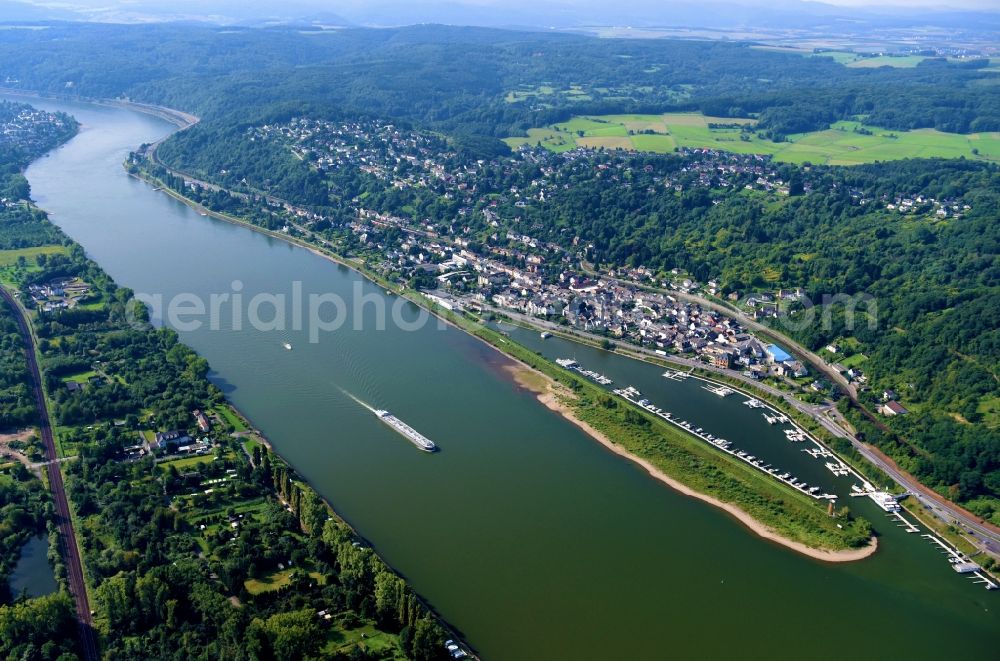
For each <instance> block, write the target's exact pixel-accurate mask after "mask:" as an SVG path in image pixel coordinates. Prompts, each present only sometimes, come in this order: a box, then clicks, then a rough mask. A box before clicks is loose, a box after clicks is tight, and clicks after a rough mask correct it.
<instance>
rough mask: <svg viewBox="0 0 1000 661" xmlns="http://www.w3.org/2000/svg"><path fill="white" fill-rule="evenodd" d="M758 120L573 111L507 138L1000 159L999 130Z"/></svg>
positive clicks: (840, 158) (841, 159) (804, 158)
mask: <svg viewBox="0 0 1000 661" xmlns="http://www.w3.org/2000/svg"><path fill="white" fill-rule="evenodd" d="M752 124H753V120H749V119H733V118H726V117H706V116H704V115H701V114H699V113H666V114H663V115H601V116H588V117H574V118H573V119H571V120H569V121H566V122H561V123H559V124H553V125H551V126H548V127H544V128H535V129H529V131H528V137H526V138H525V137H517V138H508V139H507V140H506V142H507V144H509V145H510V146H511V147H515V148H516V147H518V146H520V145H523V144H530V145H534V144H541V145H542V146H543V147H545V148H547V149H550V150H552V151H555V152H561V151H567V150H569V149H573V148H575V147H590V148H593V149H600V148H604V149H626V150H629V149H634V150H638V151H649V152H658V153H666V152H672V151H674V150H675V149H678V148H709V149H721V150H725V151H731V152H735V153H741V154H770V155H771V156H773V157H774V158H775V160H778V161H783V162H789V163H804V162H810V163H817V164H828V165H857V164H860V163H872V162H875V161H891V160H897V159H902V158H932V157H941V158H959V157H963V156H964V157H965V158H969V159H979V160H989V161H1000V133H972V134H969V135H961V134H957V133H942V132H941V131H937V130H934V129H919V130H916V131H887V130H885V129H880V128H878V127H873V126H865V125H864V124H862V123H860V122H847V121H844V122H837V123H835V124H833V125H832V126H831V127H830V128H829V129H827V130H825V131H815V132H812V133H802V134H798V135H793V136H789V138H788V140H787V141H786V142H773V141H771V140H767V139H764V138H761V137H759V136H758V135H757V134H755V133H753V132H752V131H747V130H744V127H752Z"/></svg>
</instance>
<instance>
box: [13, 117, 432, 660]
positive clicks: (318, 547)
mask: <svg viewBox="0 0 1000 661" xmlns="http://www.w3.org/2000/svg"><path fill="white" fill-rule="evenodd" d="M25 108H26V106H19V107H18V112H23V111H24V110H25ZM56 119H57V118H55V117H54V116H42V115H39V116H36V117H35V120H34V121H35V123H36V125H37V126H38V128H39V131H37V132H28V133H26V134H25V135H24V136H22V138H23V139H22V140H20V141H19V144H21V145H28V144H29V143H30V142H31V141H32V140H34V139H35V138H39V141H38V142H37V144H44V141H43V140H41V136H43V135H44V134H45V133H46V132H47V131H48V130H49V129H50V128H51V124H52V123H54V122H55V121H56ZM73 126H74V127H75V124H73ZM65 137H68V134H63V139H64V138H65ZM28 154H32V155H34V156H37V153H33V152H32V150H31V149H18V150H10V151H7V152H0V158H3V159H5V162H6V163H7V164H8V165H9V167H8V168H7V170H6V173H5V176H4V177H3V178H0V186H4V187H5V189H6V190H15V189H16V190H18V191H19V193H18V196H17V198H16V201H14V202H12V203H11V204H5V205H4V206H3V207H0V279H2V281H3V283H4V285H5V286H7V287H9V288H11V289H15V290H17V291H18V293H19V296H20V300H21V301H23V302H24V303H25V305H26V306H27V307H29V308H30V310H31V316H32V323H33V326H34V329H35V332H36V335H37V338H38V350H39V354H40V364H41V368H42V373H43V380H44V387H45V389H46V391H47V396H48V400H49V403H50V407H51V412H52V415H53V417H54V418H55V422H57V423H58V425H59V438H60V447H61V448H62V450H63V451H64V452H65V453H66V454H67V455H73V456H74V457H75V460H74V461H71V462H66V463H65V464H63V468H62V470H63V473H64V475H65V480H66V486H67V494H68V496H69V498H70V502H71V504H72V507H73V509H74V512H75V521H74V524H75V528H76V533H77V541H78V543H79V547H80V550H81V554H82V558H83V563H84V565H85V570H86V576H87V581H88V583H89V588H90V596H91V602H90V604H91V607H92V608H93V610H94V613H95V626H96V628H97V629H98V632H99V634H100V644H101V647H102V651H103V653H104V658H113V659H150V658H163V659H168V658H170V659H215V658H230V659H246V660H247V661H257V660H259V661H272V660H278V659H310V658H324V659H351V660H357V659H377V658H395V659H401V658H409V659H414V660H417V661H431V660H433V659H439V658H447V657H448V651H447V650H446V649H445V647H444V645H443V641H444V640H445V638H447V637H448V636H447V635H446V633H445V631H444V630H443V628H442V626H441V624H440V623H439V621H438V619H437V617H436V616H435V615H434V614H433V613H432V612H431V611H430V610H429V609H428V607H427V606H426V605H425V604H424V603H423V602H422V601H421V600H420V599H419V598H418V596H417V595H415V594H414V593H413V591H412V590H411V589H410V588H409V586H408V585H407V584H406V582H405V581H404V580H403V579H402V578H401V577H400V576H398V575H397V574H396V573H395V572H393V571H392V570H391V569H390V568H389V567H388V566H387V565H386V564H385V563H384V562H383V561H382V559H381V558H380V557H379V556H378V555H377V554H376V553H375V552H374V550H373V549H371V548H370V547H368V546H367V545H365V544H364V543H363V542H362V541H361V540H359V539H358V538H357V536H356V535H355V534H354V532H353V531H352V530H351V529H350V528H349V527H348V526H347V525H346V524H345V523H344V522H343V521H341V520H340V519H339V518H338V517H337V516H336V514H335V513H334V512H333V511H332V510H330V509H329V507H328V506H327V504H326V503H325V502H324V501H323V500H322V499H321V498H320V497H319V495H318V494H317V493H316V492H315V491H313V490H312V488H311V487H310V486H309V485H308V484H306V483H305V482H304V481H303V480H302V479H301V478H300V477H299V476H298V475H297V474H296V472H295V471H294V470H293V469H292V468H291V467H289V466H288V465H287V464H286V463H285V462H284V461H283V460H282V459H281V458H280V457H278V456H277V455H275V454H273V453H272V452H270V451H269V450H268V448H267V446H266V445H264V444H263V443H264V441H263V439H261V438H260V437H259V435H257V434H256V432H253V431H252V430H251V429H249V426H248V424H247V422H246V421H245V420H243V419H242V418H241V417H240V416H239V415H238V414H237V413H236V412H235V411H233V410H232V409H231V408H229V406H228V404H226V403H225V401H224V398H223V396H222V393H221V392H220V391H219V389H218V388H217V387H215V386H214V385H212V384H211V383H210V382H209V381H208V380H207V378H206V374H207V372H208V364H207V362H206V361H205V359H204V358H202V357H200V356H198V355H197V354H196V353H195V352H194V351H192V350H191V349H189V348H188V347H186V346H185V345H183V344H182V343H180V342H179V341H178V338H177V335H176V333H174V332H173V331H171V330H167V329H157V328H154V327H153V326H152V325H150V324H149V323H148V321H147V316H146V311H145V309H142V308H139V309H136V308H134V307H132V308H130V307H129V300H130V298H131V292H130V291H129V290H126V289H124V288H120V287H118V286H117V285H116V284H115V283H114V281H112V280H111V278H110V277H108V275H107V274H106V273H104V271H103V270H102V269H101V268H100V267H99V266H98V265H97V264H96V263H94V262H93V261H91V260H90V259H88V258H87V256H86V255H85V253H84V251H83V249H82V248H81V247H80V246H79V245H77V244H75V243H74V242H72V241H71V240H70V239H68V238H67V237H66V236H65V235H63V234H62V232H60V231H59V230H58V228H56V227H55V226H53V225H52V224H51V223H50V222H49V221H48V220H47V218H46V216H45V214H44V213H43V212H41V211H39V210H37V209H34V208H33V207H30V206H28V205H25V204H24V203H23V202H21V201H20V200H22V199H23V198H26V197H27V195H28V194H29V192H30V191H29V190H28V188H27V183H26V182H25V181H24V178H23V177H22V175H21V174H20V170H21V169H22V168H23V167H24V166H25V165H26V163H27V161H26V160H25V159H26V158H28V156H27V155H28ZM66 281H73V282H76V283H84V286H85V287H86V289H87V292H86V294H85V295H84V296H82V297H79V298H76V299H74V300H73V304H72V305H65V306H51V309H45V308H44V307H43V306H42V305H36V302H35V298H34V297H36V296H38V295H39V294H38V292H39V287H45V288H47V290H48V291H51V290H53V289H58V288H57V287H54V286H53V285H52V283H54V282H66ZM51 297H52V298H49V299H46V300H48V301H52V300H55V299H60V300H62V299H63V297H64V294H59V293H56V292H53V293H52V294H51ZM36 307H37V308H38V309H35V308H36ZM2 312H3V314H2V316H0V366H2V372H0V373H2V376H3V380H2V381H0V386H2V389H0V404H2V407H0V414H2V415H3V416H4V417H3V425H4V431H6V428H9V427H10V426H21V425H24V424H26V423H30V422H32V421H34V420H35V419H36V417H35V416H36V411H35V410H34V406H33V404H34V402H33V399H32V397H31V395H30V391H29V390H28V388H27V374H26V363H25V360H24V345H23V342H22V341H21V338H20V337H19V335H18V333H17V327H16V325H15V323H14V321H13V318H12V315H11V313H10V311H9V310H7V309H4V310H3V311H2ZM71 383H72V384H75V385H76V386H77V387H74V388H72V389H71V388H70V387H69V385H70V384H71ZM195 411H208V412H209V413H208V417H205V418H204V420H205V422H204V424H203V423H201V422H199V419H198V418H197V417H196V416H195V415H194V412H195ZM209 418H211V421H212V422H208V419H209ZM173 430H176V431H177V432H178V434H181V433H183V434H189V435H190V437H186V438H188V442H189V443H195V442H197V443H198V447H199V448H201V449H200V450H199V451H198V452H197V453H190V452H182V451H181V450H180V449H178V448H177V447H172V446H169V445H168V446H166V447H163V448H156V447H155V446H154V444H151V443H149V442H148V441H149V440H152V439H154V438H155V437H154V434H155V433H156V432H162V431H173ZM194 439H197V441H195V440H194ZM16 444H17V448H16V449H18V450H19V451H23V452H24V454H25V455H30V456H31V457H32V459H33V460H42V458H43V457H42V456H41V455H40V453H39V451H38V449H37V442H36V440H35V439H33V437H28V438H27V439H26V440H24V441H17V442H16ZM12 447H13V446H12ZM189 449H190V448H189ZM208 485H212V486H208ZM53 521H54V514H53V506H52V502H51V496H50V494H49V493H48V491H47V489H46V488H45V486H44V485H43V483H42V482H41V481H40V480H38V479H37V478H35V477H33V476H32V475H31V474H30V472H29V471H28V469H26V468H25V467H24V466H23V465H22V464H21V463H17V462H14V463H13V464H12V465H11V466H10V467H8V468H6V469H5V470H4V471H2V472H0V585H2V587H0V658H5V659H24V660H26V661H71V660H72V659H76V658H78V657H77V650H76V647H75V638H76V635H77V628H76V622H75V613H74V608H73V603H72V601H71V599H70V598H69V596H68V594H67V593H66V592H65V590H63V591H61V592H59V593H58V594H55V595H50V596H46V597H41V598H36V599H21V598H19V596H18V595H11V594H9V590H7V589H6V588H7V582H6V579H7V577H8V575H9V573H10V571H11V569H12V568H13V566H14V564H15V563H16V561H17V558H18V555H19V554H20V550H21V547H22V546H23V543H24V542H25V541H26V540H27V539H28V538H29V537H31V536H33V535H36V534H40V533H45V532H46V531H47V532H48V533H49V535H50V547H51V548H53V549H54V548H57V545H56V544H54V543H53V542H54V541H55V540H56V539H57V535H58V533H57V531H56V529H55V527H54V524H53ZM50 555H52V556H53V557H52V558H51V560H52V561H53V564H54V570H55V574H56V577H57V578H58V579H59V580H60V581H61V582H62V583H63V584H65V568H64V566H63V564H62V560H61V559H60V558H58V554H57V553H52V554H50Z"/></svg>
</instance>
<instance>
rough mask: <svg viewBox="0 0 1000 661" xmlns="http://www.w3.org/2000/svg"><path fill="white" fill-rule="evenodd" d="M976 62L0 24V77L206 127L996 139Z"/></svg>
mask: <svg viewBox="0 0 1000 661" xmlns="http://www.w3.org/2000/svg"><path fill="white" fill-rule="evenodd" d="M987 66H989V61H988V60H985V59H984V60H978V61H967V62H962V63H950V62H946V61H944V60H941V59H937V60H934V59H932V60H928V61H925V62H923V63H921V64H920V65H919V66H917V67H914V68H908V69H895V68H889V67H884V68H848V67H845V66H843V65H841V64H839V63H837V62H835V61H834V60H833V59H832V58H829V57H804V56H802V55H800V54H794V53H781V52H772V51H767V50H761V49H757V48H754V47H752V46H751V45H748V44H739V43H726V42H696V41H672V40H622V39H596V38H591V37H585V36H577V35H564V34H548V33H530V32H512V31H502V30H489V29H477V28H451V27H443V26H416V27H409V28H399V29H386V30H373V29H350V30H337V31H326V32H323V31H317V30H295V29H271V30H250V29H229V28H227V29H221V28H214V27H195V26H179V25H152V26H117V25H97V24H80V25H77V24H54V25H51V26H49V27H47V29H43V30H7V31H5V37H4V39H3V41H2V42H0V80H6V81H8V82H7V83H6V84H7V85H13V86H15V87H20V88H25V89H34V90H41V91H45V92H51V93H59V94H71V95H72V94H78V95H81V96H85V97H119V96H121V95H125V96H128V97H131V98H134V99H137V100H142V101H148V102H156V103H162V104H165V105H169V106H172V107H176V108H180V109H183V110H188V111H192V112H195V113H198V114H200V115H202V116H203V117H206V118H211V117H213V116H216V117H218V116H225V115H234V116H242V114H243V113H244V112H246V111H247V110H250V111H251V112H252V111H253V109H255V108H259V107H262V106H266V105H269V104H273V103H280V102H285V101H294V102H295V103H306V102H308V103H314V104H317V105H320V106H327V107H329V106H336V107H339V108H341V109H344V110H349V111H352V112H359V111H361V112H365V113H369V114H374V115H379V116H386V117H394V118H405V119H409V120H411V121H414V122H418V123H421V124H423V125H425V126H428V127H433V128H437V129H443V130H446V131H448V132H451V133H471V134H479V135H489V136H495V137H502V136H507V135H512V134H522V133H523V132H524V131H525V130H526V129H527V128H529V127H532V126H543V125H546V124H548V123H551V122H553V121H559V120H562V119H566V118H567V117H568V116H569V115H570V114H579V113H589V114H601V113H605V112H639V111H642V112H652V111H665V110H670V109H700V110H703V111H705V112H706V114H710V115H721V116H738V117H745V116H748V115H750V114H751V113H753V114H759V115H760V118H761V124H760V128H761V130H762V131H767V132H768V133H770V134H771V135H772V136H775V137H781V136H784V135H788V134H791V133H797V132H801V131H808V130H814V129H821V128H825V127H826V126H827V125H829V123H830V122H832V121H835V120H838V119H847V118H852V117H855V116H858V115H863V116H865V117H866V121H867V122H868V123H869V124H872V125H876V126H882V127H884V128H888V129H899V130H902V129H912V128H919V127H934V128H937V129H940V130H943V131H950V132H969V131H991V130H1000V86H997V85H994V84H992V82H993V81H994V80H995V78H996V74H995V73H993V72H989V71H984V70H983V68H984V67H987ZM538 89H544V90H551V91H552V92H549V93H548V94H547V95H546V96H544V97H540V96H537V95H535V94H533V93H532V91H531V90H538ZM806 92H807V93H806Z"/></svg>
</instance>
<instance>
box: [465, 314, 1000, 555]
mask: <svg viewBox="0 0 1000 661" xmlns="http://www.w3.org/2000/svg"><path fill="white" fill-rule="evenodd" d="M477 304H478V305H480V306H481V307H483V308H484V309H486V310H489V311H491V312H495V313H497V314H501V315H504V316H506V317H508V318H510V319H514V320H516V321H518V322H521V323H524V324H527V325H529V326H531V327H533V328H542V329H545V330H551V331H553V332H557V333H561V334H563V335H576V336H578V337H582V338H584V339H588V340H592V341H596V342H600V341H601V340H603V339H605V338H604V336H602V335H596V334H593V333H587V332H585V331H580V330H577V329H572V330H570V329H567V328H566V327H565V326H560V325H559V324H554V323H552V322H549V321H546V320H544V319H538V318H537V317H531V316H529V315H525V314H521V313H518V312H513V311H511V310H507V309H504V308H497V307H493V306H490V305H484V304H482V303H477ZM627 349H628V351H631V352H635V353H637V354H641V355H644V356H649V357H651V358H656V359H658V360H662V361H666V362H670V363H673V364H678V365H684V366H688V367H697V368H699V369H702V370H706V371H708V372H714V373H716V374H720V375H725V376H726V377H727V378H730V379H737V380H738V381H741V382H743V383H745V384H747V385H748V386H750V387H751V388H753V389H756V390H758V391H761V392H765V393H767V394H769V395H772V396H774V397H779V398H781V399H782V400H784V401H785V402H786V403H787V404H788V405H789V406H791V407H792V408H794V409H795V410H797V411H799V412H801V413H804V414H805V415H808V416H810V417H811V418H812V419H813V420H815V421H816V422H817V423H819V424H820V425H822V426H823V428H824V429H826V430H827V431H828V432H830V433H831V434H833V435H834V436H837V437H839V438H844V439H847V440H848V441H850V443H851V445H853V446H854V448H855V449H856V450H857V451H858V453H860V454H861V456H862V457H864V458H865V459H866V460H867V461H868V462H870V463H871V464H873V465H874V466H876V467H877V468H879V469H880V470H881V471H882V472H884V473H885V474H887V475H888V476H889V477H891V478H892V479H893V480H894V481H895V482H896V483H897V484H899V485H900V486H901V487H903V489H905V490H906V491H908V492H910V494H912V495H913V497H915V498H916V499H917V500H918V501H919V502H920V503H921V504H922V505H925V506H927V507H928V509H929V510H930V511H931V512H932V513H933V514H934V515H935V516H937V517H938V518H939V519H941V520H942V521H944V522H946V523H948V524H955V525H957V526H959V527H960V528H962V530H963V531H965V533H966V534H970V535H971V537H972V539H970V540H969V541H971V542H973V543H975V544H976V545H977V546H979V547H980V548H982V549H985V550H987V551H989V552H990V553H992V554H994V555H1000V529H997V528H996V527H995V526H991V525H990V524H987V523H984V522H982V521H981V520H980V519H978V518H976V517H975V516H974V515H972V514H971V513H969V512H966V511H965V510H963V509H961V508H960V507H958V506H957V505H955V504H954V503H952V502H951V501H949V500H946V499H944V498H942V497H941V496H940V495H938V494H937V493H934V492H933V491H931V490H930V489H928V488H927V487H925V486H924V485H922V484H920V482H919V481H918V480H917V479H916V478H914V477H913V476H912V475H910V474H908V473H906V472H905V471H903V470H901V469H900V468H899V467H898V466H896V464H895V463H894V462H893V461H892V460H891V459H889V458H888V457H886V456H885V455H883V454H882V453H881V452H880V451H879V450H878V449H877V448H875V447H873V446H871V445H868V444H867V443H864V442H862V441H859V440H858V439H856V438H855V437H854V435H853V434H851V433H850V432H849V431H847V430H846V429H844V427H842V426H841V424H838V421H841V423H842V424H846V422H845V421H843V418H842V417H841V415H840V412H839V411H837V409H836V408H835V407H833V406H831V405H829V404H823V405H815V404H807V403H806V402H803V401H801V400H799V399H798V398H796V397H794V396H793V395H792V394H791V393H789V392H785V391H783V390H779V389H778V388H775V387H774V386H770V385H768V384H766V383H761V382H759V381H757V380H755V379H752V378H750V377H747V376H744V375H743V374H740V373H739V372H735V371H733V370H727V369H722V368H720V367H715V366H714V365H708V364H706V363H703V362H701V361H700V360H696V359H692V358H684V357H682V356H673V355H671V356H663V355H661V354H658V353H656V352H655V351H652V350H650V349H646V348H644V347H638V346H634V345H631V344H630V345H627Z"/></svg>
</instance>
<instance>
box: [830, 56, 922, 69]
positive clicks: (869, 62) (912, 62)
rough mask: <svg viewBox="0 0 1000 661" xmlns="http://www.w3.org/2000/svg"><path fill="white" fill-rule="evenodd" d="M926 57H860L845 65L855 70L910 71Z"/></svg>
mask: <svg viewBox="0 0 1000 661" xmlns="http://www.w3.org/2000/svg"><path fill="white" fill-rule="evenodd" d="M926 59H927V57H926V56H924V55H880V56H878V57H862V58H859V59H857V60H854V61H853V62H850V63H848V64H847V66H849V67H853V68H857V69H874V68H877V67H896V68H899V69H911V68H913V67H915V66H917V65H918V64H920V63H921V62H923V61H924V60H926Z"/></svg>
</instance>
